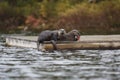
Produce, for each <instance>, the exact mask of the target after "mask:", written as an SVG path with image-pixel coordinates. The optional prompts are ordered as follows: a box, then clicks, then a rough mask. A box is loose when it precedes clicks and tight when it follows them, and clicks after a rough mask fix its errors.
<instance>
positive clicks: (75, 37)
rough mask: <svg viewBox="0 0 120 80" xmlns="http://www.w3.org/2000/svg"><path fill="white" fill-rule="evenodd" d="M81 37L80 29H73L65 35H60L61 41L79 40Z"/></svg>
mask: <svg viewBox="0 0 120 80" xmlns="http://www.w3.org/2000/svg"><path fill="white" fill-rule="evenodd" d="M79 39H80V33H79V31H78V30H75V29H74V30H72V31H70V32H68V33H66V34H64V35H61V36H60V39H59V41H78V40H79Z"/></svg>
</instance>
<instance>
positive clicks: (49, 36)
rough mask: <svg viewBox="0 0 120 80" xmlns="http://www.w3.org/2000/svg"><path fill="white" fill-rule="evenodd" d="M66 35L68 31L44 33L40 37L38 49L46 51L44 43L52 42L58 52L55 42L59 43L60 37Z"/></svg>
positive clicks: (48, 31)
mask: <svg viewBox="0 0 120 80" xmlns="http://www.w3.org/2000/svg"><path fill="white" fill-rule="evenodd" d="M65 33H66V31H65V30H64V29H60V30H54V31H50V30H45V31H42V32H41V33H40V34H39V36H38V40H37V49H38V50H39V49H40V50H41V51H44V49H43V48H42V46H43V44H44V41H51V43H52V44H53V47H54V50H57V46H56V42H55V41H57V40H58V39H59V38H60V36H62V35H64V34H65Z"/></svg>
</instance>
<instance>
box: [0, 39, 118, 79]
mask: <svg viewBox="0 0 120 80" xmlns="http://www.w3.org/2000/svg"><path fill="white" fill-rule="evenodd" d="M0 80H120V50H74V51H54V52H40V51H37V50H36V49H32V48H19V47H6V46H4V42H3V41H0Z"/></svg>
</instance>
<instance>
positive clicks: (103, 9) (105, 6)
mask: <svg viewBox="0 0 120 80" xmlns="http://www.w3.org/2000/svg"><path fill="white" fill-rule="evenodd" d="M119 4H120V0H96V2H95V3H89V0H12V1H11V0H0V31H3V30H6V31H9V30H14V29H15V30H16V28H18V27H19V26H29V27H30V26H32V27H33V28H36V29H35V31H38V32H39V31H41V30H44V29H58V28H65V29H66V30H68V31H69V30H71V29H78V30H80V31H81V32H83V34H89V33H92V32H91V31H93V32H95V33H96V34H97V32H98V33H100V32H102V29H103V28H104V29H103V30H106V31H103V32H107V30H109V31H108V32H109V33H110V32H114V33H115V32H116V30H120V15H119V14H120V5H119ZM30 15H32V16H33V17H34V18H30V19H34V20H32V21H33V22H34V23H37V24H38V23H39V24H38V25H37V27H34V25H32V24H31V25H28V24H26V20H28V19H27V17H28V16H30ZM35 19H36V21H35ZM43 25H44V26H43ZM92 29H93V30H92ZM31 30H33V29H31ZM89 30H90V32H89ZM99 30H100V31H99ZM92 34H93V33H92Z"/></svg>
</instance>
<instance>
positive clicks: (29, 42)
mask: <svg viewBox="0 0 120 80" xmlns="http://www.w3.org/2000/svg"><path fill="white" fill-rule="evenodd" d="M36 40H37V37H36V36H9V37H8V36H6V44H7V45H10V46H19V47H29V48H37V43H36ZM56 43H57V47H58V49H59V50H64V49H73V50H75V49H120V35H94V36H89V35H88V36H81V39H80V41H58V42H56ZM44 48H45V49H46V50H53V45H52V44H51V42H49V41H48V42H45V44H44Z"/></svg>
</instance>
